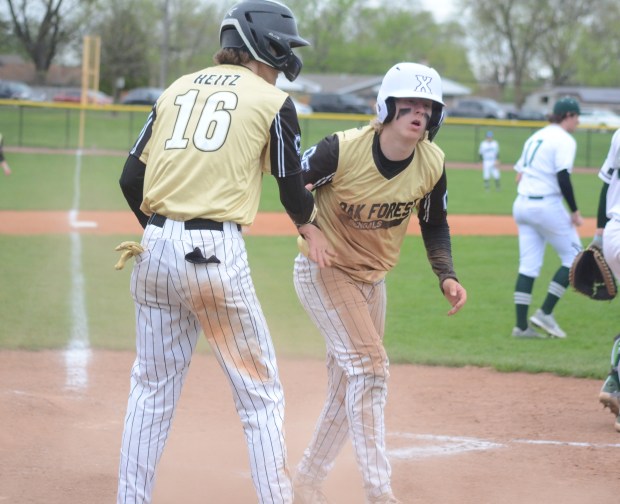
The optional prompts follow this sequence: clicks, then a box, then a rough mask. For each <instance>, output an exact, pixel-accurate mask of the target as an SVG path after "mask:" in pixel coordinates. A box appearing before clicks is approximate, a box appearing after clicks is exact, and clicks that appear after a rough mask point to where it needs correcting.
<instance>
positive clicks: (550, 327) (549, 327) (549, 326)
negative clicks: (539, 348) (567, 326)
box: [530, 308, 566, 338]
mask: <svg viewBox="0 0 620 504" xmlns="http://www.w3.org/2000/svg"><path fill="white" fill-rule="evenodd" d="M530 322H531V323H532V324H534V325H535V326H536V327H539V328H540V329H542V330H543V331H545V332H547V333H548V334H549V335H550V336H555V337H556V338H566V333H565V332H564V331H563V330H562V328H561V327H560V326H559V325H558V323H557V322H556V321H555V318H553V314H551V313H549V314H548V315H547V314H546V313H545V312H543V311H542V310H541V309H540V308H539V309H538V310H536V313H534V315H532V316H531V317H530Z"/></svg>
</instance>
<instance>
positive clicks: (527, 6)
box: [461, 0, 549, 107]
mask: <svg viewBox="0 0 620 504" xmlns="http://www.w3.org/2000/svg"><path fill="white" fill-rule="evenodd" d="M548 1H549V0H461V3H462V6H463V7H464V9H466V10H467V11H468V12H469V14H470V17H471V21H470V25H471V26H472V27H473V30H472V31H473V32H474V33H475V36H476V37H479V40H480V41H481V42H483V43H484V41H486V43H487V44H488V43H493V45H491V46H489V45H483V43H479V44H476V47H477V49H478V57H479V58H480V64H481V66H484V65H485V64H488V65H489V66H490V67H491V68H492V69H493V71H494V72H495V77H496V78H497V79H498V80H499V79H508V78H510V79H511V81H512V84H513V85H514V91H515V102H516V105H517V106H518V107H520V106H521V105H522V104H523V101H524V99H525V95H524V92H523V82H524V80H525V79H526V78H527V76H528V71H529V67H530V65H531V63H532V61H533V59H534V57H535V55H536V54H537V50H538V47H539V41H540V39H541V37H542V35H544V34H545V33H546V31H547V30H548V24H547V23H548V13H547V10H546V5H547V3H548ZM500 82H501V83H502V84H505V82H502V81H500Z"/></svg>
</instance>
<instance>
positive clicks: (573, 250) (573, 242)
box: [512, 97, 583, 338]
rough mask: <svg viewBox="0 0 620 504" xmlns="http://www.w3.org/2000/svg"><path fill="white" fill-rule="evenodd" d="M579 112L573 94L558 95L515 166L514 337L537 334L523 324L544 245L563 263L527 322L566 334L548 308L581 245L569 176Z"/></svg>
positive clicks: (565, 281) (552, 333)
mask: <svg viewBox="0 0 620 504" xmlns="http://www.w3.org/2000/svg"><path fill="white" fill-rule="evenodd" d="M579 114H580V109H579V103H577V101H576V100H575V99H574V98H571V97H564V98H561V99H559V100H558V101H557V102H556V103H555V105H554V107H553V114H552V115H551V116H550V118H549V121H550V123H551V124H549V125H547V126H545V127H544V128H542V129H540V130H538V131H536V132H535V133H534V134H533V135H532V136H531V137H530V138H528V139H527V141H526V142H525V145H524V146H523V152H522V154H521V157H520V158H519V160H518V161H517V164H516V165H515V167H514V168H515V170H516V171H517V181H518V186H517V191H518V193H519V194H518V195H517V198H516V199H515V202H514V204H513V208H512V213H513V216H514V219H515V221H516V223H517V226H518V228H519V275H518V277H517V283H516V286H515V292H514V302H515V307H516V319H517V320H516V325H515V327H514V329H513V330H512V335H513V336H515V337H523V338H532V337H538V336H539V333H538V332H536V331H535V330H534V329H533V328H532V327H531V326H529V325H528V320H527V315H528V310H529V306H530V304H531V301H532V290H533V288H534V281H535V280H536V278H537V277H538V275H539V273H540V269H541V267H542V264H543V259H544V254H545V247H546V245H547V243H549V244H551V246H552V247H553V248H554V249H555V251H556V252H557V254H558V256H559V258H560V261H561V263H562V264H561V266H560V267H559V269H558V270H557V271H556V273H555V275H554V276H553V279H552V280H551V282H550V283H549V287H548V289H547V296H546V297H545V300H544V303H543V305H542V307H541V308H540V309H538V310H536V312H535V313H534V315H533V316H532V317H531V318H530V322H531V323H532V324H534V325H535V326H537V327H540V328H541V329H543V330H544V331H545V332H547V333H548V334H549V335H550V336H555V337H557V338H565V337H566V333H565V332H564V331H563V330H562V329H561V328H560V326H559V325H558V323H557V322H556V321H555V318H554V316H553V313H552V312H553V309H554V308H555V306H556V304H557V302H558V301H559V300H560V298H561V297H562V295H563V294H564V292H565V291H566V287H568V273H569V269H570V266H571V264H572V263H573V259H574V258H575V256H576V255H577V253H578V252H579V251H580V250H581V248H582V247H581V241H580V239H579V235H578V234H577V230H576V228H575V226H581V224H582V223H583V219H582V217H581V214H580V212H579V210H578V209H577V203H576V202H575V196H574V193H573V186H572V184H571V180H570V173H571V171H572V169H573V164H574V162H575V154H576V152H577V142H575V139H574V138H573V136H572V135H571V133H572V132H574V131H575V129H576V128H577V125H578V124H579ZM562 198H563V199H564V200H565V201H566V204H567V205H568V207H569V208H570V214H569V213H568V212H567V210H566V209H565V207H564V204H563V201H562Z"/></svg>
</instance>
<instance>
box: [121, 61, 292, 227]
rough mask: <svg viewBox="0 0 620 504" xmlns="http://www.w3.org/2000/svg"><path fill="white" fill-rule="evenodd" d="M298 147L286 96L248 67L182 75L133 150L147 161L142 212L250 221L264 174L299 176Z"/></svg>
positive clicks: (160, 102) (156, 108) (177, 217)
mask: <svg viewBox="0 0 620 504" xmlns="http://www.w3.org/2000/svg"><path fill="white" fill-rule="evenodd" d="M257 97H260V98H257ZM300 145H301V142H300V132H299V123H298V121H297V115H296V113H295V111H294V106H293V105H292V102H291V100H290V98H288V94H287V93H285V92H284V91H282V90H280V89H278V88H276V87H275V86H273V85H271V84H269V83H268V82H266V81H265V80H264V79H263V78H261V77H259V76H258V75H256V74H254V73H253V72H252V71H250V70H249V69H247V68H245V67H243V66H239V65H218V66H214V67H210V68H205V69H203V70H200V71H199V72H195V73H192V74H188V75H185V76H183V77H180V78H179V79H178V80H176V81H175V82H174V83H173V84H172V85H171V86H170V87H169V88H167V89H166V90H165V91H164V93H163V94H162V95H161V97H160V98H159V99H158V101H157V103H156V104H155V106H154V107H153V110H152V112H151V114H150V116H149V118H148V120H147V123H146V125H145V127H144V128H143V130H142V132H141V134H140V136H139V138H138V140H137V141H136V144H135V145H134V147H133V148H132V150H131V152H130V154H131V155H133V156H134V157H136V158H138V159H139V160H140V161H141V162H143V163H144V164H146V171H145V174H144V188H143V199H142V204H141V206H140V210H141V211H142V212H144V213H145V214H146V215H151V214H153V213H157V214H161V215H163V216H165V217H168V218H171V219H173V220H178V221H186V220H189V219H193V218H204V219H211V220H215V221H220V222H227V221H229V222H236V223H237V224H241V225H244V226H249V225H251V224H252V222H253V220H254V218H255V216H256V212H257V210H258V204H259V200H260V195H261V188H262V176H263V174H264V173H272V174H273V175H275V176H277V177H286V176H289V175H293V174H298V173H299V172H300V171H301V166H300Z"/></svg>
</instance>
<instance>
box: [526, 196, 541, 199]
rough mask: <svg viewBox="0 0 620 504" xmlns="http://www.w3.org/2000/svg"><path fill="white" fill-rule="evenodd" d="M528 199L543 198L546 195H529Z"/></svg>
mask: <svg viewBox="0 0 620 504" xmlns="http://www.w3.org/2000/svg"><path fill="white" fill-rule="evenodd" d="M527 199H535V200H541V199H545V197H544V196H528V197H527Z"/></svg>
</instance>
